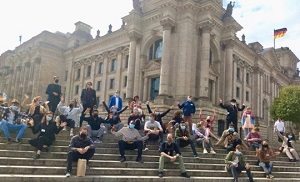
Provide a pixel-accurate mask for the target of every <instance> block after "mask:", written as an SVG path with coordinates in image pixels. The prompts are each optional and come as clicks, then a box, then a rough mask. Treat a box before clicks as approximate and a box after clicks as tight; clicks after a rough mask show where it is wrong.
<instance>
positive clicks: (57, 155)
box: [0, 150, 300, 167]
mask: <svg viewBox="0 0 300 182" xmlns="http://www.w3.org/2000/svg"><path fill="white" fill-rule="evenodd" d="M0 153H1V156H2V158H19V157H20V156H22V157H23V158H28V159H31V158H32V157H33V154H34V153H33V151H9V150H0ZM136 156H137V155H136V153H133V152H128V153H127V154H126V158H127V161H129V162H130V161H135V159H136ZM41 159H45V160H48V159H50V160H54V159H58V160H64V161H66V159H67V153H65V152H50V153H43V152H42V153H41ZM183 159H184V162H186V163H193V164H199V163H203V164H204V165H205V164H222V165H224V159H223V158H220V159H218V158H212V157H210V156H204V157H200V159H194V158H193V157H183ZM92 160H95V161H97V160H101V161H102V160H109V161H116V162H119V160H120V155H119V154H99V153H96V154H95V155H94V156H93V158H92ZM143 160H144V162H158V161H159V156H158V155H156V156H153V155H147V154H144V155H143ZM247 162H249V163H250V164H251V165H253V166H254V165H255V163H256V159H255V160H247ZM274 165H275V166H290V167H300V164H299V163H294V162H288V161H278V160H275V161H274Z"/></svg>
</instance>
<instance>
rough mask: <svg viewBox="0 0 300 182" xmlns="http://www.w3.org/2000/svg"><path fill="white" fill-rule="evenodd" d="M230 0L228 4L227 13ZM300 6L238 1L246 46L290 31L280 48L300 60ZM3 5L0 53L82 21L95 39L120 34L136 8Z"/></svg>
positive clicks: (102, 0)
mask: <svg viewBox="0 0 300 182" xmlns="http://www.w3.org/2000/svg"><path fill="white" fill-rule="evenodd" d="M229 1H230V0H223V7H224V8H225V9H226V6H227V4H228V3H229ZM297 4H299V0H288V1H282V0H236V1H235V7H234V8H233V14H232V16H233V17H234V18H235V19H236V21H237V22H238V23H239V24H240V25H242V26H243V29H242V30H241V31H240V32H238V33H237V36H238V37H239V38H240V37H241V36H242V35H243V34H245V36H246V42H247V43H251V42H256V41H257V42H260V43H261V44H262V45H263V47H264V48H268V47H273V46H274V39H273V31H274V29H280V28H287V29H288V31H287V33H286V35H285V36H284V37H282V38H279V39H276V48H279V47H289V48H290V49H291V50H292V51H293V52H294V53H295V55H296V56H297V57H298V58H299V59H300V23H299V17H300V6H298V5H297ZM1 7H2V8H1V11H0V22H1V24H2V25H1V32H0V42H1V43H0V54H1V53H3V52H5V51H6V50H13V49H15V47H17V46H18V45H20V42H19V36H20V35H21V36H22V42H25V41H28V40H29V39H31V38H32V37H34V36H36V35H38V34H39V33H41V32H42V31H44V30H47V31H50V32H56V31H60V32H63V33H67V32H71V33H72V32H73V31H74V30H75V25H74V24H75V23H76V22H78V21H82V22H84V23H86V24H88V25H90V26H92V27H93V28H92V32H91V33H92V35H93V37H95V36H96V31H97V30H98V29H99V30H100V35H104V34H106V33H107V31H108V26H109V24H112V26H113V28H112V30H117V29H119V28H120V27H121V24H122V20H121V18H122V17H124V16H126V15H128V13H129V12H130V11H131V10H132V0H85V1H79V0H51V1H45V0H44V1H41V0H26V1H24V0H9V1H3V2H1ZM297 33H298V34H297ZM240 39H241V38H240ZM298 65H300V64H298ZM298 67H299V66H298Z"/></svg>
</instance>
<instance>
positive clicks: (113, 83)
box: [109, 79, 115, 89]
mask: <svg viewBox="0 0 300 182" xmlns="http://www.w3.org/2000/svg"><path fill="white" fill-rule="evenodd" d="M114 88H115V79H110V82H109V89H114Z"/></svg>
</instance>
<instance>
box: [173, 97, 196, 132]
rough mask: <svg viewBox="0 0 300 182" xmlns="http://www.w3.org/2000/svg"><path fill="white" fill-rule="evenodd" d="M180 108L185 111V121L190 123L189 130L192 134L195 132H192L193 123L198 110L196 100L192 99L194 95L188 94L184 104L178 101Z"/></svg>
mask: <svg viewBox="0 0 300 182" xmlns="http://www.w3.org/2000/svg"><path fill="white" fill-rule="evenodd" d="M177 104H178V107H179V109H182V111H183V115H184V117H183V120H184V121H185V122H188V123H189V131H190V133H191V134H193V132H192V125H193V121H192V117H193V115H194V114H195V112H196V107H195V104H194V102H193V101H192V96H190V95H189V96H188V97H187V100H186V101H184V102H183V103H182V104H180V103H179V102H177Z"/></svg>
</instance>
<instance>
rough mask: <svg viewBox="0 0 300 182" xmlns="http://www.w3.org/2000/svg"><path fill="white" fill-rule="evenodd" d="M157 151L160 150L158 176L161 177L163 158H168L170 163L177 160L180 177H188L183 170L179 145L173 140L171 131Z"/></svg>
mask: <svg viewBox="0 0 300 182" xmlns="http://www.w3.org/2000/svg"><path fill="white" fill-rule="evenodd" d="M159 152H160V157H159V167H158V176H159V177H163V172H164V164H165V159H170V162H172V163H174V162H175V161H178V163H179V168H180V172H181V176H182V177H186V178H190V176H189V175H188V174H187V173H186V171H185V167H184V163H183V157H182V156H181V153H180V150H179V147H178V146H177V144H176V143H175V142H174V141H173V135H172V134H171V133H169V134H168V135H167V141H164V142H163V143H161V145H160V147H159Z"/></svg>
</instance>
